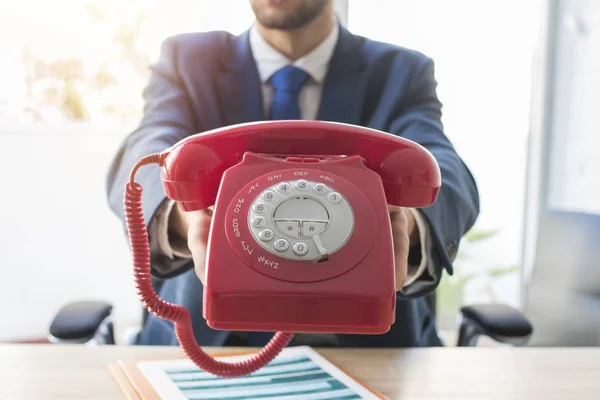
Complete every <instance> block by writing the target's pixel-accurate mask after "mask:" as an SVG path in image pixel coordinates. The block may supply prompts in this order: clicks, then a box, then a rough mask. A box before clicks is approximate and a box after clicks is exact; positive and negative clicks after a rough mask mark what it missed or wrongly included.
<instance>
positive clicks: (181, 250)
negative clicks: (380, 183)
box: [149, 21, 435, 287]
mask: <svg viewBox="0 0 600 400" xmlns="http://www.w3.org/2000/svg"><path fill="white" fill-rule="evenodd" d="M338 36H339V26H338V24H337V21H334V24H333V29H332V30H331V32H330V33H329V35H328V36H327V37H326V38H325V40H324V41H323V42H321V44H319V45H318V46H317V47H315V48H314V49H313V50H312V51H311V52H309V53H308V54H306V55H305V56H304V57H302V58H299V59H297V60H295V61H292V60H289V59H288V58H287V57H286V56H285V55H283V54H281V53H280V52H279V51H277V50H276V49H274V48H273V47H272V46H271V45H270V44H269V43H267V41H266V40H265V39H264V38H263V37H262V35H261V34H260V32H259V30H258V28H257V26H256V25H253V26H252V27H251V28H250V32H249V40H250V48H251V51H252V55H253V57H254V60H255V62H256V66H257V69H258V74H259V77H260V80H261V82H262V95H263V96H262V97H263V108H264V113H265V116H267V115H268V112H269V108H270V106H271V101H272V98H273V88H272V87H271V85H270V82H269V80H270V78H271V76H272V75H273V74H274V73H275V72H276V71H278V70H279V69H281V68H283V67H285V66H287V65H294V66H296V67H298V68H301V69H303V70H304V71H305V72H306V73H308V75H310V79H309V80H308V81H307V83H306V84H305V85H304V86H303V88H302V90H301V91H300V99H299V102H300V112H301V116H302V119H305V120H314V119H316V118H317V113H318V110H319V106H320V100H321V92H322V89H323V80H324V79H325V75H326V73H327V68H328V65H329V60H330V59H331V56H332V54H333V51H334V49H335V45H336V43H337V40H338ZM349 84H352V83H349ZM174 204H175V202H174V201H172V200H169V201H166V202H165V203H163V205H162V206H161V207H160V208H159V210H158V211H157V213H156V215H155V217H154V219H153V220H152V222H151V224H150V229H149V230H150V235H151V236H154V238H155V240H154V242H155V243H156V245H158V247H159V249H160V251H161V252H162V253H163V254H165V255H166V256H167V257H169V258H170V259H173V258H174V257H180V258H188V259H190V258H192V255H191V253H190V250H189V249H188V247H187V245H186V244H185V243H176V242H173V241H171V240H169V235H168V222H169V215H170V213H171V210H172V209H173V205H174ZM410 211H411V212H412V214H413V215H414V217H415V223H416V226H417V229H418V230H419V236H420V240H421V263H420V265H418V266H417V265H414V266H409V271H408V272H409V273H408V280H407V282H406V284H405V287H406V286H408V285H410V284H411V283H413V282H414V281H415V280H416V279H417V278H418V277H419V276H421V274H423V272H424V271H425V270H426V269H430V273H431V274H432V276H434V273H435V272H434V270H433V265H430V264H432V263H430V256H429V254H430V251H431V238H430V234H429V232H428V227H427V224H426V223H425V221H424V219H423V217H422V216H421V215H420V213H419V212H417V211H416V210H413V209H410ZM161 272H165V273H167V272H168V271H161Z"/></svg>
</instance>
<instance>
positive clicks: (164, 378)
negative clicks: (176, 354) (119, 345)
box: [124, 346, 385, 400]
mask: <svg viewBox="0 0 600 400" xmlns="http://www.w3.org/2000/svg"><path fill="white" fill-rule="evenodd" d="M248 357H249V355H241V356H240V355H238V356H223V357H218V359H221V360H224V361H227V362H234V361H239V360H244V359H247V358H248ZM127 365H128V366H129V370H131V366H132V365H135V368H136V370H137V371H136V373H135V374H131V371H129V372H128V371H127V367H124V369H125V370H126V371H125V374H126V375H128V376H129V379H130V380H131V379H132V378H133V380H136V379H135V375H137V380H138V381H139V380H140V377H143V380H144V381H145V382H144V383H142V384H140V382H137V383H136V382H132V384H133V386H134V387H136V388H137V391H138V395H139V398H141V399H146V398H149V399H150V398H152V399H155V398H160V399H169V400H192V399H219V400H241V399H252V400H258V399H269V400H273V399H281V400H296V399H315V400H317V399H337V400H350V399H385V397H383V396H381V395H377V394H376V393H375V392H374V391H373V390H371V389H370V388H368V387H366V386H364V385H362V384H361V383H359V382H358V381H357V380H355V379H353V378H352V377H351V376H349V375H347V374H346V373H344V372H343V371H342V370H340V369H339V368H338V367H336V366H335V365H334V364H332V363H331V362H329V361H328V360H327V359H325V358H324V357H323V356H321V355H320V354H319V353H317V352H316V351H314V350H313V349H312V348H310V347H304V346H302V347H289V348H286V349H284V351H282V352H281V353H280V354H279V355H278V356H277V357H276V358H275V359H274V360H273V361H272V362H271V363H269V364H268V365H267V366H265V367H263V368H262V369H260V370H258V371H256V372H254V373H252V374H250V375H247V376H244V377H240V378H219V377H216V376H214V375H211V374H209V373H207V372H204V371H202V370H200V369H199V368H198V367H197V366H196V365H195V364H194V363H192V362H191V361H190V360H188V359H179V360H158V361H138V362H135V364H131V363H128V364H127ZM148 386H149V387H151V389H152V390H151V392H153V393H152V395H151V396H146V395H144V393H139V392H140V391H142V392H144V391H146V392H149V391H148ZM144 387H146V389H143V388H144Z"/></svg>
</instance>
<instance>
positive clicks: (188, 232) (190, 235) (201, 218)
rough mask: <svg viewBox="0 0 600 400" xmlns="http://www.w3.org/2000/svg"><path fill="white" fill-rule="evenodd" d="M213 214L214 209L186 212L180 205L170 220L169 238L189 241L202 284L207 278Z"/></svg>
mask: <svg viewBox="0 0 600 400" xmlns="http://www.w3.org/2000/svg"><path fill="white" fill-rule="evenodd" d="M212 213H213V207H208V208H207V209H205V210H200V211H189V212H186V211H183V210H181V208H179V204H175V205H174V206H173V211H172V212H171V215H170V220H169V236H171V235H176V236H177V237H178V238H180V239H182V240H186V241H187V245H188V248H189V249H190V252H191V253H192V259H193V260H194V268H195V270H196V275H198V278H200V281H201V282H202V284H204V277H205V265H206V250H207V244H208V233H209V232H210V223H211V221H212Z"/></svg>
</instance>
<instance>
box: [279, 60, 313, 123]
mask: <svg viewBox="0 0 600 400" xmlns="http://www.w3.org/2000/svg"><path fill="white" fill-rule="evenodd" d="M308 78H309V75H308V74H307V73H306V72H304V71H303V70H301V69H300V68H297V67H294V66H291V65H289V66H287V67H283V68H281V69H280V70H278V71H277V72H275V73H274V74H273V76H271V85H272V86H273V102H272V103H271V109H270V111H269V119H270V120H282V119H302V116H301V113H300V100H299V97H300V90H301V89H302V87H303V86H304V84H305V83H306V81H307V80H308Z"/></svg>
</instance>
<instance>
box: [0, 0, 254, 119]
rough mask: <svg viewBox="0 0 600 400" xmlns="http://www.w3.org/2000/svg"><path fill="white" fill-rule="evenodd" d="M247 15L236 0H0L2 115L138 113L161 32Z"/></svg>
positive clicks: (243, 21)
mask: <svg viewBox="0 0 600 400" xmlns="http://www.w3.org/2000/svg"><path fill="white" fill-rule="evenodd" d="M233 10H235V12H232V11H233ZM225 15H226V16H227V18H224V16H225ZM252 21H253V14H252V10H251V9H250V5H249V3H248V2H247V1H239V0H226V1H224V0H220V1H209V0H172V1H168V2H166V1H157V0H88V1H82V0H54V1H48V2H46V1H36V0H4V1H2V2H1V4H0V26H1V27H2V28H0V32H2V35H0V65H2V66H3V67H2V72H3V73H2V74H1V75H0V87H2V91H0V123H1V122H3V121H4V122H18V123H57V122H73V121H78V122H79V121H86V122H99V123H120V122H124V121H130V120H136V119H137V118H139V116H140V112H141V108H142V105H143V104H142V97H141V91H142V89H143V87H144V86H145V85H146V83H147V76H148V72H149V71H148V64H149V63H150V62H151V61H152V60H154V59H155V58H156V57H157V55H158V52H159V49H160V44H161V42H162V41H163V40H164V39H165V38H166V37H168V36H170V35H173V34H177V33H181V32H189V31H206V30H227V31H230V32H232V33H240V32H242V31H243V30H245V29H247V28H248V26H250V24H251V23H252Z"/></svg>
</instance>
